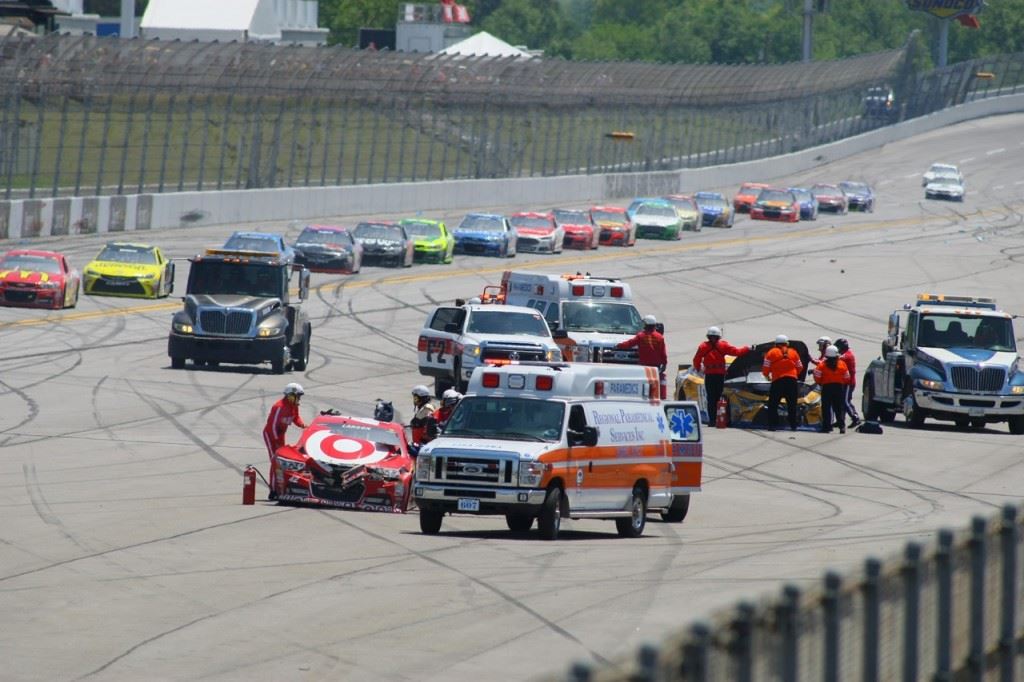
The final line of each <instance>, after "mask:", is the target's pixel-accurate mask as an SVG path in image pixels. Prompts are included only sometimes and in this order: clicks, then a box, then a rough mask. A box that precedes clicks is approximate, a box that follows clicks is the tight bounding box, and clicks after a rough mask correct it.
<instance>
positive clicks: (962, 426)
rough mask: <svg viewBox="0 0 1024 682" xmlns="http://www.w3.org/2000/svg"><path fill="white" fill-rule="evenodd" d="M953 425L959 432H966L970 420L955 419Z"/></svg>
mask: <svg viewBox="0 0 1024 682" xmlns="http://www.w3.org/2000/svg"><path fill="white" fill-rule="evenodd" d="M953 423H954V424H956V428H958V429H959V430H961V431H966V430H967V427H968V426H970V425H971V420H970V419H968V418H967V417H957V418H956V419H954V420H953Z"/></svg>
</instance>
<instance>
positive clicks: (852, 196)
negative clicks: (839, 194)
mask: <svg viewBox="0 0 1024 682" xmlns="http://www.w3.org/2000/svg"><path fill="white" fill-rule="evenodd" d="M839 189H841V190H843V194H845V195H846V203H847V205H848V206H849V207H850V210H851V211H867V212H868V213H873V212H874V210H875V193H874V192H873V191H872V190H871V187H870V186H869V185H868V184H867V183H864V182H853V181H850V180H846V181H844V182H840V183H839Z"/></svg>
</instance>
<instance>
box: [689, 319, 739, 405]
mask: <svg viewBox="0 0 1024 682" xmlns="http://www.w3.org/2000/svg"><path fill="white" fill-rule="evenodd" d="M707 337H708V340H707V341H704V342H703V343H701V344H700V345H699V346H697V352H696V354H694V356H693V368H694V369H695V370H697V371H698V372H703V373H704V391H705V392H706V393H707V398H708V421H707V423H708V424H709V425H710V424H711V423H712V422H713V421H714V420H715V418H714V414H715V410H716V409H717V407H718V399H719V398H721V397H722V386H724V385H725V369H726V368H725V356H727V355H732V356H734V357H737V358H739V357H742V356H744V355H746V354H747V353H749V352H750V346H740V347H739V348H737V347H736V346H734V345H732V344H730V343H729V342H728V341H726V340H725V339H723V338H722V330H721V329H719V328H718V327H708V331H707Z"/></svg>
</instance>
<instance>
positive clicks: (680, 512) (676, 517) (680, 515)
mask: <svg viewBox="0 0 1024 682" xmlns="http://www.w3.org/2000/svg"><path fill="white" fill-rule="evenodd" d="M688 511H690V496H689V495H676V496H675V497H674V498H672V506H671V507H669V508H668V509H667V510H666V511H663V512H661V520H662V521H664V522H665V523H682V522H683V519H685V518H686V513H687V512H688Z"/></svg>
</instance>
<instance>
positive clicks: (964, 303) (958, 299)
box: [917, 294, 996, 310]
mask: <svg viewBox="0 0 1024 682" xmlns="http://www.w3.org/2000/svg"><path fill="white" fill-rule="evenodd" d="M917 305H919V306H920V305H948V306H954V307H957V306H959V307H968V308H987V309H989V310H995V309H996V299H994V298H988V297H983V296H945V295H942V294H918V296H917Z"/></svg>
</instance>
